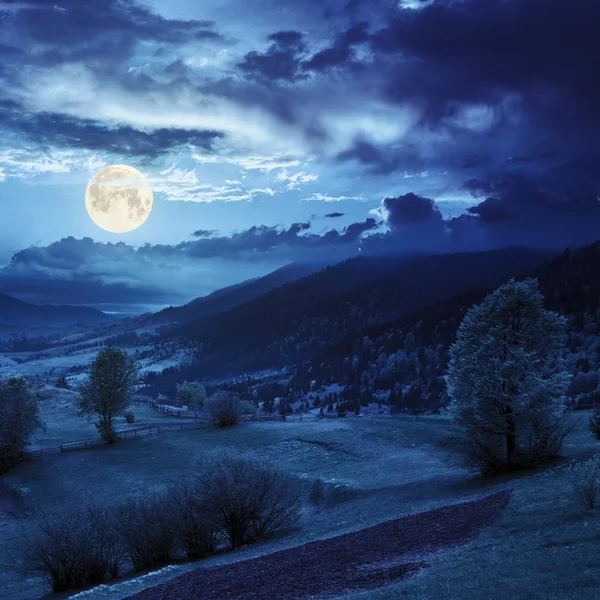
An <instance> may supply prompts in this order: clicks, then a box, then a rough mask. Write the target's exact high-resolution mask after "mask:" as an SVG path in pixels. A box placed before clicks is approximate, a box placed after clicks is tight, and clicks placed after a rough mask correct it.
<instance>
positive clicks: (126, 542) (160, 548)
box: [117, 494, 177, 571]
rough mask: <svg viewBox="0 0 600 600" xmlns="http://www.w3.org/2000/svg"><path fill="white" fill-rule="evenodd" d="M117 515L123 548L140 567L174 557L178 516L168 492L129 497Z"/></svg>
mask: <svg viewBox="0 0 600 600" xmlns="http://www.w3.org/2000/svg"><path fill="white" fill-rule="evenodd" d="M117 515H118V522H119V534H120V536H121V542H122V544H123V548H124V550H125V551H126V552H127V554H128V555H129V557H130V558H131V562H132V563H133V566H134V568H135V570H136V571H141V570H143V569H150V568H152V567H157V566H163V565H166V564H168V563H169V562H170V561H171V559H172V558H173V556H174V553H175V550H176V538H177V519H176V516H175V515H174V514H173V511H172V510H171V507H170V505H169V503H168V500H167V497H166V496H164V495H158V494H154V495H152V496H149V497H144V498H134V499H131V500H127V501H126V502H124V503H123V504H122V505H121V506H120V507H119V508H118V510H117Z"/></svg>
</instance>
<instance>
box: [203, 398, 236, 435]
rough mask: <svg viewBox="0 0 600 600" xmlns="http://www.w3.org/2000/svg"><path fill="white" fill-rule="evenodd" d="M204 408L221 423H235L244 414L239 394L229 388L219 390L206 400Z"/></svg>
mask: <svg viewBox="0 0 600 600" xmlns="http://www.w3.org/2000/svg"><path fill="white" fill-rule="evenodd" d="M204 410H205V411H206V412H207V413H208V414H209V415H210V416H211V417H212V418H213V419H215V420H216V421H217V422H218V423H219V425H221V426H222V427H226V426H227V425H235V424H236V423H237V422H238V420H239V418H240V415H241V414H242V410H243V407H242V403H241V401H240V398H239V396H238V395H237V394H234V393H233V392H228V391H227V390H217V391H216V392H215V393H214V394H213V395H212V396H211V397H210V398H208V399H207V400H206V401H205V402H204Z"/></svg>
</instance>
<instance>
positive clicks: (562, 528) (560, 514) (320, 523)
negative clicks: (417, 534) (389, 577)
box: [0, 409, 600, 600]
mask: <svg viewBox="0 0 600 600" xmlns="http://www.w3.org/2000/svg"><path fill="white" fill-rule="evenodd" d="M148 410H151V409H148ZM156 416H157V417H159V416H160V417H162V418H167V417H164V416H163V415H156ZM148 418H151V417H150V416H149V417H148ZM572 418H573V419H576V418H580V419H581V422H580V423H579V424H578V425H577V426H576V428H575V430H574V431H573V433H572V435H571V436H570V438H569V439H568V441H567V444H566V445H565V448H564V455H565V458H564V459H563V460H562V461H560V462H559V463H557V464H555V465H553V466H552V467H551V468H549V469H546V470H544V471H540V472H527V473H521V474H519V475H518V476H512V477H496V478H487V479H486V478H481V477H478V476H476V475H473V474H470V473H468V472H466V471H465V470H463V469H461V468H459V467H457V466H453V464H452V460H451V456H450V454H449V451H448V445H447V435H448V431H449V423H448V421H447V420H446V419H445V418H444V417H421V418H418V419H417V418H414V417H391V418H390V417H364V418H362V417H359V418H354V417H349V418H347V419H327V420H323V421H311V422H307V421H304V422H286V423H281V422H280V423H257V424H249V425H240V426H237V427H235V428H232V429H228V430H192V431H183V432H176V433H167V434H163V435H161V436H158V437H156V438H151V439H139V440H132V441H126V442H121V443H119V444H115V445H114V446H108V447H101V448H97V449H94V450H87V451H81V452H73V453H67V454H63V455H59V456H56V457H52V458H47V459H44V460H42V461H36V462H31V463H27V464H23V465H21V466H19V467H18V468H17V469H16V470H14V471H12V472H10V473H9V474H7V475H6V476H5V477H4V489H3V492H0V493H1V495H0V538H1V539H2V540H3V543H4V544H5V545H8V546H10V544H11V541H14V540H16V539H17V538H18V536H19V531H20V529H19V528H20V527H27V526H28V523H29V522H30V519H29V518H23V517H28V516H29V517H30V516H32V515H33V514H35V513H36V512H37V511H42V510H46V509H50V508H54V507H58V506H64V505H65V503H70V502H78V501H81V500H83V499H85V498H86V497H88V496H92V497H94V498H96V499H105V500H106V502H115V501H118V500H119V499H121V498H123V497H125V496H127V495H129V494H144V493H148V491H150V490H152V489H155V488H164V487H165V486H168V485H169V484H171V483H174V482H176V481H179V480H181V479H185V478H186V477H189V476H191V475H193V474H194V473H195V472H196V470H197V468H198V466H199V465H200V464H201V463H202V461H203V460H204V458H205V457H206V456H207V455H208V454H210V453H211V452H218V451H219V450H220V449H222V448H224V447H228V446H235V447H237V448H240V449H245V450H251V451H254V452H256V453H258V454H259V455H261V456H264V457H266V458H269V459H271V460H273V461H274V462H275V463H277V464H278V465H279V466H281V467H283V468H285V469H287V470H289V471H290V472H291V473H293V474H295V475H296V476H297V477H298V478H300V479H301V480H302V481H305V482H306V488H307V489H308V486H309V484H310V482H312V481H313V480H314V479H315V478H317V477H319V478H322V479H323V480H325V481H327V482H329V483H332V484H339V485H340V486H342V487H341V489H342V490H343V493H341V494H339V496H338V501H337V502H334V503H333V505H332V506H329V507H328V508H324V509H321V510H319V511H317V510H316V509H312V508H307V509H306V510H305V512H304V515H303V519H302V527H301V529H298V530H294V531H291V532H287V533H286V535H282V536H279V537H278V538H277V539H273V540H270V541H268V542H264V543H261V544H257V545H254V546H249V547H247V548H243V549H240V550H238V551H236V552H234V553H231V554H226V555H222V556H216V557H213V558H211V559H208V560H205V561H202V562H201V563H198V564H197V565H179V566H176V567H171V568H169V569H168V570H167V571H164V572H162V573H159V574H157V575H150V576H147V577H146V578H142V579H137V580H133V581H127V582H121V583H118V584H116V585H114V586H102V587H101V588H98V589H97V590H94V591H91V592H87V593H86V594H85V596H82V597H85V598H86V599H87V598H90V599H98V600H100V599H103V598H122V597H125V596H126V595H128V594H131V593H133V592H135V591H137V590H138V589H142V588H143V587H146V586H148V585H151V584H153V583H157V582H160V581H161V578H167V577H171V576H173V575H175V574H178V573H179V572H181V571H182V570H186V569H189V568H192V567H195V566H200V565H201V566H209V565H212V564H218V563H222V562H227V561H231V560H241V559H243V558H249V557H252V556H256V555H260V554H263V553H266V552H272V551H274V550H278V549H282V548H286V547H291V546H294V545H298V544H301V543H304V542H306V541H308V540H310V539H314V538H315V537H319V538H324V537H329V536H333V535H337V534H340V533H347V532H349V531H354V530H356V529H360V528H362V527H366V526H369V525H373V524H376V523H379V522H382V521H386V520H388V519H392V518H395V517H399V516H403V515H407V514H410V513H414V512H420V511H423V510H427V509H429V508H433V507H437V506H441V505H444V504H448V503H451V502H457V501H461V500H466V499H469V498H474V497H478V496H480V495H482V494H485V493H489V492H492V491H496V490H498V489H506V488H509V487H511V488H514V494H513V499H512V501H511V503H510V504H509V506H508V508H507V509H506V510H505V512H504V514H503V516H502V517H501V519H500V521H499V522H498V523H497V525H495V526H494V527H492V528H491V529H490V530H488V531H487V532H485V533H484V534H483V535H482V536H480V537H479V538H478V539H477V540H475V541H474V542H472V543H470V544H468V545H467V546H464V547H462V548H459V549H456V550H453V551H450V552H447V553H445V554H440V555H438V556H436V557H434V558H433V559H431V558H428V559H427V560H428V561H429V562H430V563H431V566H430V567H429V568H428V569H426V570H424V571H423V572H422V573H420V574H419V575H417V576H416V577H415V578H414V579H411V580H408V581H405V582H401V583H399V584H396V585H394V586H391V587H388V588H384V589H381V590H378V591H371V592H369V593H368V594H349V595H347V596H344V599H347V600H367V599H369V600H370V599H373V600H391V599H393V598H417V599H418V598H439V597H448V598H453V599H454V598H456V599H459V600H460V599H462V598H464V599H467V598H469V599H470V598H473V599H478V600H480V599H484V598H503V599H504V598H507V597H510V598H517V599H521V598H522V599H526V598H557V599H558V598H584V597H585V598H589V597H592V596H591V595H589V591H590V589H592V588H591V587H590V586H597V585H599V584H600V570H599V569H598V568H597V567H598V564H597V563H600V558H598V554H597V551H596V548H597V545H598V540H599V539H600V518H599V517H598V516H597V514H596V512H595V511H586V510H584V509H582V508H580V507H579V506H578V505H577V504H576V503H574V502H573V497H572V492H571V490H570V488H569V485H568V483H567V482H566V479H565V475H564V466H565V464H566V461H567V460H570V459H573V458H582V457H585V456H587V455H590V454H592V453H593V452H594V450H595V448H596V442H595V441H594V440H593V439H592V438H591V436H590V435H589V433H588V432H587V429H586V422H585V421H586V419H587V415H586V414H583V415H581V414H580V415H577V416H573V417H572ZM61 435H62V434H61ZM2 507H4V513H2ZM598 514H600V511H599V512H598ZM382 543H385V540H382ZM1 552H2V550H0V553H1ZM6 552H7V551H6V550H4V553H5V554H6ZM1 558H2V557H1V556H0V559H1ZM324 576H326V574H324ZM46 589H47V588H46V587H45V586H44V584H43V583H41V582H40V581H38V580H35V579H32V580H29V581H26V582H22V581H19V580H18V579H17V578H16V577H15V576H14V575H12V574H9V573H4V574H3V575H0V597H2V598H13V599H15V600H17V599H18V600H22V599H24V598H36V597H40V596H41V595H42V594H43V593H44V591H45V590H46ZM569 594H571V595H569Z"/></svg>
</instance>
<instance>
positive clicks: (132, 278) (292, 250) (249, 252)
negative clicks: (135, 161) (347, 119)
mask: <svg viewBox="0 0 600 600" xmlns="http://www.w3.org/2000/svg"><path fill="white" fill-rule="evenodd" d="M377 226H378V223H377V222H376V221H375V219H366V220H365V221H363V222H361V223H353V224H351V225H349V226H348V227H346V228H344V229H342V230H341V231H338V230H335V229H332V230H329V231H326V232H324V233H320V234H318V233H311V232H310V231H309V229H310V224H309V223H294V224H292V225H291V226H290V227H287V228H280V227H268V226H265V225H262V226H257V227H251V228H249V229H247V230H244V231H240V232H236V233H234V234H232V235H231V236H215V235H214V232H210V231H207V230H198V231H197V232H195V234H194V235H195V236H196V237H198V238H199V239H197V240H194V241H186V242H181V243H179V244H176V245H167V244H145V245H143V246H141V247H139V248H134V247H133V246H130V245H128V244H125V243H123V242H119V243H117V244H112V243H101V242H95V241H94V240H92V239H91V238H83V239H76V238H74V237H67V238H63V239H61V240H59V241H57V242H54V243H52V244H50V245H48V246H32V247H30V248H25V249H23V250H20V251H19V252H16V253H15V254H14V255H13V256H12V259H11V261H10V263H9V264H8V265H7V266H6V267H4V268H3V269H0V290H2V291H3V292H4V293H7V294H13V295H15V296H17V297H19V298H22V299H25V300H28V301H31V302H38V303H55V304H87V305H91V306H96V307H99V308H101V309H104V310H124V311H125V312H127V311H128V310H129V311H132V310H133V311H135V309H136V308H138V309H139V310H147V309H150V308H153V309H157V308H160V307H161V306H164V305H167V304H181V303H184V302H187V301H189V300H191V299H192V298H193V297H195V296H199V295H203V294H206V293H209V292H211V291H213V290H214V289H215V287H218V286H225V285H231V284H233V283H236V282H238V281H241V280H242V279H247V278H248V277H249V276H256V275H260V274H265V273H267V272H268V271H270V270H272V269H273V268H277V267H278V266H282V265H284V264H286V263H288V262H291V261H294V260H304V261H310V260H321V261H322V259H323V256H324V255H326V256H327V257H328V259H329V260H331V261H333V262H335V261H336V260H343V259H345V258H348V257H349V256H353V255H355V254H356V253H357V252H358V249H359V245H360V242H361V238H362V236H363V234H365V233H366V232H368V231H371V230H374V229H376V228H377ZM207 273H209V274H210V275H211V277H210V278H209V280H208V281H207V280H206V274H207ZM223 274H225V278H224V277H223ZM140 307H141V308H140Z"/></svg>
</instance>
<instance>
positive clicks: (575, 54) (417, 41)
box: [371, 0, 600, 130]
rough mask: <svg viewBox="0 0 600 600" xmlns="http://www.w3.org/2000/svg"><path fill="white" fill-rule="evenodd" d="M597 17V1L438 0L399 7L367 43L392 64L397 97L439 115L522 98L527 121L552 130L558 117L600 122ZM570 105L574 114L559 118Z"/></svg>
mask: <svg viewBox="0 0 600 600" xmlns="http://www.w3.org/2000/svg"><path fill="white" fill-rule="evenodd" d="M599 20H600V4H598V2H596V1H595V0H580V1H579V2H577V3H575V4H574V3H573V2H571V1H570V0H512V1H510V2H506V1H505V0H487V1H486V2H479V1H477V0H463V1H461V2H450V1H448V0H439V1H437V2H435V3H434V4H432V5H431V6H428V7H426V8H424V9H422V10H417V11H409V10H404V11H398V12H397V13H396V15H395V16H394V17H393V18H392V19H390V21H389V23H388V25H387V26H386V27H384V28H382V29H381V30H379V31H378V32H376V33H375V34H374V35H373V37H372V42H371V44H372V48H373V50H374V51H375V52H377V53H379V54H380V55H388V56H390V57H393V58H394V66H395V69H394V71H393V73H390V74H391V75H392V77H391V79H390V80H389V85H388V87H387V93H388V96H389V97H391V98H393V99H396V100H398V101H409V100H412V101H418V102H419V103H420V104H421V105H425V107H426V108H427V109H428V111H429V114H430V115H432V116H433V115H435V116H436V117H443V116H447V115H448V114H449V113H451V112H454V111H455V110H457V109H458V108H459V107H460V106H461V105H462V104H464V103H477V102H483V103H490V104H497V103H499V102H501V101H502V100H503V99H504V98H505V96H506V94H507V93H518V94H521V101H522V102H523V106H522V108H523V110H525V111H526V112H527V113H528V115H529V116H530V117H531V118H532V120H534V121H537V122H538V124H541V123H540V119H543V120H544V125H545V126H546V127H551V126H552V125H553V123H552V121H553V120H554V119H556V123H554V125H555V126H557V127H558V128H559V129H561V130H562V129H564V130H567V129H569V128H570V127H572V126H573V125H575V124H576V123H577V124H579V125H580V126H581V125H582V124H583V123H585V122H586V121H587V120H588V119H591V120H593V121H594V122H595V123H596V124H599V123H600V116H599V115H598V112H597V109H596V107H597V105H598V100H599V99H600V82H599V81H598V79H597V77H596V74H595V71H594V69H593V68H590V66H591V65H593V64H598V62H599V61H600V38H598V36H597V31H596V23H598V22H599ZM575 105H577V106H578V107H579V111H578V112H570V111H569V112H568V113H566V114H562V115H561V111H562V109H564V108H565V106H570V107H574V106H575ZM565 126H566V127H565Z"/></svg>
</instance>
